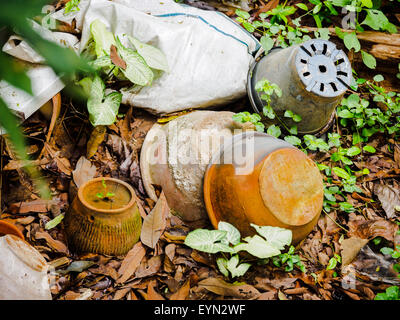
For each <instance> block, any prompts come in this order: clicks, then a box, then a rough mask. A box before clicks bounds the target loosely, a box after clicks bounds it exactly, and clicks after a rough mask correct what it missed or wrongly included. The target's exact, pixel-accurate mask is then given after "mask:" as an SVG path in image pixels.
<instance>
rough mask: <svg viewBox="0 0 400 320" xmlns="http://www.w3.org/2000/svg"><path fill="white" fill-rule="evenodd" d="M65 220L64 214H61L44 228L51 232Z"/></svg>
mask: <svg viewBox="0 0 400 320" xmlns="http://www.w3.org/2000/svg"><path fill="white" fill-rule="evenodd" d="M63 219H64V215H63V214H59V215H58V216H57V217H55V218H54V219H53V220H51V221H49V222H47V223H46V224H45V226H44V228H45V229H46V230H50V229H53V228H55V227H56V226H58V225H59V224H60V222H61V221H62V220H63Z"/></svg>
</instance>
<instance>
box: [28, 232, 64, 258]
mask: <svg viewBox="0 0 400 320" xmlns="http://www.w3.org/2000/svg"><path fill="white" fill-rule="evenodd" d="M35 238H36V240H41V239H43V240H46V242H47V244H48V245H49V246H50V247H51V248H52V249H54V250H56V251H58V252H61V253H65V254H68V248H67V246H66V245H65V244H64V243H62V242H61V241H59V240H55V239H53V238H52V236H51V235H50V234H48V233H47V232H36V234H35Z"/></svg>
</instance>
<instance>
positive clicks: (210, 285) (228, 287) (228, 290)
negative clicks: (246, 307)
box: [198, 278, 260, 299]
mask: <svg viewBox="0 0 400 320" xmlns="http://www.w3.org/2000/svg"><path fill="white" fill-rule="evenodd" d="M198 286H199V287H202V288H205V289H207V290H208V291H211V292H213V293H215V294H218V295H220V296H225V297H234V298H241V299H257V298H258V297H259V296H260V292H259V291H258V290H257V289H256V288H254V287H253V286H251V285H249V284H245V283H242V284H230V283H227V282H225V281H224V280H222V279H221V278H208V279H204V280H202V281H200V282H199V283H198Z"/></svg>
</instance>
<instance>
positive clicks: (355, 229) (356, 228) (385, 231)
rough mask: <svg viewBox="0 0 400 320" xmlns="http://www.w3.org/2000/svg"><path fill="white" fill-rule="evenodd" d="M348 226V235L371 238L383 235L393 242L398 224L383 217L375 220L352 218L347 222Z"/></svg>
mask: <svg viewBox="0 0 400 320" xmlns="http://www.w3.org/2000/svg"><path fill="white" fill-rule="evenodd" d="M348 225H349V227H350V231H349V236H350V237H357V238H361V239H373V238H376V237H383V238H385V239H386V240H388V241H391V242H393V240H394V236H395V234H396V232H397V230H398V226H397V225H396V224H395V223H393V222H391V221H389V220H385V219H375V220H365V219H359V220H353V221H350V222H349V223H348Z"/></svg>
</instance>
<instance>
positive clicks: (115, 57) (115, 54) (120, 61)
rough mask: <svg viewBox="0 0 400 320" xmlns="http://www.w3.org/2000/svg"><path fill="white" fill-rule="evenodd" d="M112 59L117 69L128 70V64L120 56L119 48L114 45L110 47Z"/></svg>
mask: <svg viewBox="0 0 400 320" xmlns="http://www.w3.org/2000/svg"><path fill="white" fill-rule="evenodd" d="M110 58H111V61H112V63H114V64H115V65H116V66H117V67H120V68H122V69H123V70H125V69H126V62H125V61H124V60H123V59H122V58H121V57H120V56H119V55H118V52H117V47H116V46H114V45H113V44H112V45H111V47H110Z"/></svg>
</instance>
